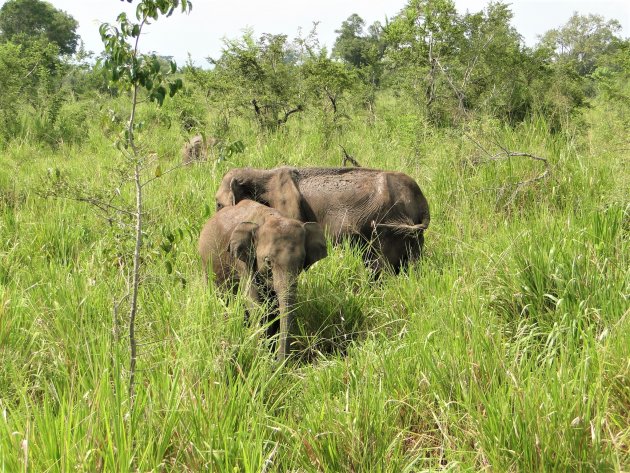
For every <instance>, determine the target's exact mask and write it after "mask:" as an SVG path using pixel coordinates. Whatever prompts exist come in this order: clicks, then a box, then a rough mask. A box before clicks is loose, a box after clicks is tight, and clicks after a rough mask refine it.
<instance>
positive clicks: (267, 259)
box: [199, 200, 327, 361]
mask: <svg viewBox="0 0 630 473" xmlns="http://www.w3.org/2000/svg"><path fill="white" fill-rule="evenodd" d="M199 254H200V255H201V261H202V265H203V269H204V272H205V274H206V278H208V275H209V272H210V271H212V273H213V274H214V282H215V284H216V285H217V286H219V287H223V288H229V287H231V288H233V289H235V288H236V287H237V285H238V284H247V286H246V287H244V288H243V289H245V291H246V292H247V295H248V297H249V298H250V300H251V301H252V302H254V303H260V302H263V301H267V302H270V303H271V304H272V306H274V307H277V310H278V312H279V319H280V320H279V323H278V321H274V322H273V323H272V324H271V327H270V335H275V334H276V333H277V332H278V325H279V331H280V339H279V344H278V345H279V351H278V359H279V360H280V361H282V360H283V359H284V358H285V357H286V356H287V355H288V348H289V347H288V342H287V339H288V336H289V333H290V331H291V325H292V318H293V317H292V313H291V312H292V309H293V306H294V305H295V301H296V290H297V277H298V275H299V274H300V272H301V271H303V270H306V269H307V268H308V267H309V266H311V265H312V264H313V263H315V262H316V261H319V260H320V259H322V258H324V257H325V256H326V254H327V253H326V239H325V237H324V232H323V230H322V228H321V227H320V226H319V224H317V223H313V222H308V223H302V222H300V221H298V220H294V219H291V218H286V217H283V216H282V214H280V212H278V211H277V210H275V209H272V208H270V207H267V206H266V205H262V204H260V203H258V202H254V201H252V200H243V201H241V202H239V203H238V205H235V206H231V207H226V208H224V209H222V210H219V211H218V212H217V213H216V214H215V215H214V216H213V217H212V218H211V219H210V220H208V222H207V223H206V224H205V225H204V227H203V229H202V230H201V235H200V237H199Z"/></svg>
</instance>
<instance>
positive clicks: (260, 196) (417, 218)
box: [216, 167, 430, 275]
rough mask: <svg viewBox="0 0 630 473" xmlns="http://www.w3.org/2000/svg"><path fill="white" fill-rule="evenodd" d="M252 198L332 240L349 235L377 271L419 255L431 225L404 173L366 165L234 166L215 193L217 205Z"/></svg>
mask: <svg viewBox="0 0 630 473" xmlns="http://www.w3.org/2000/svg"><path fill="white" fill-rule="evenodd" d="M243 199H251V200H255V201H257V202H260V203H262V204H265V205H268V206H270V207H273V208H275V209H277V210H278V211H279V212H280V213H281V214H282V215H284V216H285V217H289V218H294V219H297V220H300V221H303V222H306V221H313V222H318V223H319V224H320V225H322V226H323V227H324V229H325V231H326V233H327V234H328V236H329V237H330V238H332V240H333V242H334V243H339V242H340V241H341V240H342V239H344V238H348V239H350V240H352V241H354V242H357V243H359V244H360V245H361V246H362V247H363V248H364V250H365V251H364V261H365V264H366V265H368V266H369V267H371V268H372V269H373V270H374V272H375V274H377V275H378V274H380V272H381V270H383V269H385V268H391V269H392V270H393V271H394V272H395V273H398V272H399V271H400V270H401V268H403V267H404V266H405V265H406V264H407V263H408V262H409V261H413V260H416V259H418V258H419V257H420V256H421V254H422V249H423V246H424V232H425V230H426V229H427V228H428V226H429V221H430V214H429V204H428V202H427V199H426V198H425V196H424V195H423V193H422V191H421V190H420V187H419V186H418V184H417V183H416V182H415V181H414V180H413V179H412V178H411V177H409V176H408V175H406V174H404V173H401V172H394V171H382V170H378V169H367V168H295V167H279V168H274V169H255V168H236V169H232V170H230V171H228V172H227V173H226V174H225V176H224V177H223V180H222V181H221V184H220V186H219V189H218V191H217V194H216V201H217V209H221V208H223V207H227V206H232V205H236V204H237V203H239V202H240V201H242V200H243Z"/></svg>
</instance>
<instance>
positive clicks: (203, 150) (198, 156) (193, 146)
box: [182, 135, 219, 164]
mask: <svg viewBox="0 0 630 473" xmlns="http://www.w3.org/2000/svg"><path fill="white" fill-rule="evenodd" d="M218 142H219V140H217V139H216V138H212V137H210V138H207V139H206V140H205V143H204V138H203V136H201V135H195V136H193V137H192V138H191V139H189V140H188V142H187V143H186V144H185V145H184V147H183V148H182V164H190V163H192V162H194V161H205V160H206V159H208V152H209V151H210V150H211V149H212V148H214V147H215V146H216V145H217V144H218Z"/></svg>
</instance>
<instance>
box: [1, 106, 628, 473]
mask: <svg viewBox="0 0 630 473" xmlns="http://www.w3.org/2000/svg"><path fill="white" fill-rule="evenodd" d="M119 105H120V104H119ZM79 106H80V105H77V107H79ZM85 106H86V107H88V105H85ZM121 107H122V105H121ZM404 110H405V109H404V107H401V108H398V106H397V104H396V103H395V102H393V101H392V100H391V99H390V100H382V101H381V102H379V105H378V107H377V110H376V118H375V119H370V118H369V117H367V116H362V115H357V116H356V117H355V118H354V119H353V120H351V121H349V122H347V123H345V124H344V125H343V127H342V128H341V129H335V128H334V127H331V126H330V124H329V123H327V122H325V121H324V120H322V119H321V117H320V118H316V117H314V116H308V115H304V117H301V116H297V117H296V118H295V119H294V118H292V119H291V120H289V122H288V124H287V127H286V128H285V129H282V130H280V131H278V132H276V133H269V134H262V133H260V132H259V131H258V130H257V129H256V127H255V125H254V124H253V123H252V122H247V121H245V120H242V121H235V122H234V123H233V124H232V127H231V129H230V132H229V138H230V139H234V140H236V139H240V140H242V141H243V142H244V144H245V146H246V148H245V151H244V152H243V153H241V154H236V155H234V156H233V157H231V158H230V159H228V160H226V161H222V162H209V163H204V164H200V165H196V166H191V167H187V168H184V169H181V170H178V171H176V172H173V173H169V174H165V175H164V176H162V177H161V178H160V179H157V180H156V181H155V182H154V183H153V184H151V186H150V187H148V188H147V194H146V216H147V238H146V242H147V246H146V252H145V254H144V258H145V264H144V273H143V275H144V277H145V282H144V286H143V290H142V292H141V301H140V302H141V312H140V315H139V320H138V329H139V341H140V348H139V349H140V358H139V366H138V369H139V371H138V375H137V376H138V380H137V383H138V386H137V395H138V397H137V401H136V406H135V409H134V410H133V411H132V412H130V410H129V402H128V399H127V367H128V362H129V355H128V342H127V339H126V338H125V316H126V313H125V312H124V311H123V312H122V313H120V314H119V320H118V323H115V321H114V319H113V306H114V301H115V300H116V298H117V297H120V295H121V294H124V292H125V289H124V287H123V282H122V281H121V280H120V277H119V276H118V269H117V266H116V263H115V258H114V257H113V255H115V253H116V251H117V249H118V245H120V242H119V240H117V239H116V236H115V235H114V234H112V231H111V230H110V227H109V225H108V223H107V221H105V220H104V219H102V218H101V217H100V216H99V214H98V212H97V211H96V210H95V209H94V208H93V207H91V206H90V205H88V204H85V203H82V202H75V201H72V200H66V199H50V198H49V199H45V198H42V197H41V196H40V191H39V190H40V189H42V187H43V186H45V185H46V181H47V180H48V179H50V177H48V176H49V175H50V173H49V171H48V170H49V169H53V170H54V169H55V168H58V169H60V171H61V172H62V173H67V174H68V175H69V176H70V177H71V179H73V180H75V181H76V182H84V183H86V186H88V187H89V188H92V189H94V188H97V187H107V186H108V185H109V182H110V181H111V180H112V175H113V171H112V167H114V165H115V163H116V160H117V159H118V152H117V151H116V150H115V148H114V147H113V146H112V144H111V140H110V138H109V137H108V136H107V135H106V133H103V127H102V124H101V122H100V121H99V119H98V117H97V116H96V114H95V115H94V116H93V117H90V116H89V115H88V120H87V121H86V122H85V132H86V133H87V138H86V139H85V140H83V142H82V143H81V144H78V145H63V144H62V145H61V146H59V147H57V148H55V149H51V148H49V147H42V146H40V145H38V144H37V143H36V142H34V141H33V140H29V139H28V136H27V137H26V138H25V139H23V140H17V141H14V142H12V143H11V144H10V145H9V146H8V147H7V148H6V149H5V150H3V151H1V153H2V160H1V163H0V364H1V365H2V369H0V414H1V417H0V471H2V472H21V471H22V472H26V471H29V472H31V471H32V472H44V471H46V472H55V471H62V472H69V471H89V472H92V471H130V470H137V471H143V472H145V471H156V472H157V471H174V472H175V471H177V472H181V471H204V470H210V471H221V472H234V471H244V472H260V471H278V472H289V471H320V472H374V471H384V472H385V471H386V472H411V471H438V470H439V471H442V470H452V471H479V470H487V471H497V472H503V471H527V472H529V471H628V470H630V316H629V314H630V310H629V307H630V301H629V298H630V207H629V205H630V173H629V171H628V163H629V158H630V151H628V149H629V148H628V146H630V145H629V144H628V138H627V136H628V134H627V133H628V129H629V128H628V118H627V116H624V115H623V114H620V112H619V110H617V109H615V108H614V107H612V106H611V105H610V104H605V103H597V104H595V105H594V106H593V107H592V108H591V109H589V110H587V111H586V112H585V114H584V117H583V118H582V120H583V123H584V125H583V126H580V127H579V128H580V130H581V131H578V130H565V131H564V132H563V133H558V134H552V133H551V132H550V131H549V130H548V128H547V126H546V124H545V122H544V121H543V120H532V121H529V122H527V123H524V124H522V125H519V126H517V127H516V128H509V127H507V126H504V125H502V124H500V123H497V122H492V121H483V120H479V121H476V122H474V123H471V124H470V125H468V127H467V129H466V130H463V129H449V130H439V129H435V128H433V127H431V126H429V125H428V124H426V123H425V122H424V121H423V120H422V119H421V118H420V117H418V116H416V115H414V114H413V111H404ZM141 111H142V113H143V115H144V116H145V118H146V119H147V120H151V119H152V117H154V114H155V113H156V112H155V110H154V109H153V108H152V106H150V105H146V106H144V108H143V109H142V110H141ZM626 114H627V111H626ZM624 120H625V122H624ZM624 123H625V125H624ZM183 142H184V138H183V136H182V135H181V134H180V133H179V132H178V131H177V130H176V129H175V128H167V127H166V126H164V125H159V126H156V127H152V128H150V129H149V130H148V131H147V134H146V135H145V137H144V139H143V145H144V147H145V149H146V151H147V152H149V151H150V152H155V153H157V155H158V157H159V160H160V163H161V166H162V167H163V168H164V169H166V168H168V167H169V165H172V164H176V163H177V162H178V161H179V159H180V158H179V149H180V147H181V145H182V144H183ZM337 143H341V144H343V145H344V146H345V147H346V149H348V151H349V152H350V153H351V154H352V155H353V156H354V157H355V158H356V159H357V160H358V161H359V162H360V163H361V164H362V165H364V166H369V167H376V168H384V169H391V170H399V171H403V172H406V173H408V174H409V175H411V176H412V177H414V178H415V179H416V180H417V182H418V183H419V184H420V186H421V188H422V189H423V192H424V193H425V195H426V196H427V198H428V200H429V203H430V205H431V216H432V219H431V226H430V227H429V230H428V231H427V232H426V255H425V258H424V259H423V261H422V262H419V263H418V264H416V265H413V266H412V267H410V268H409V270H408V271H407V273H405V274H402V275H399V276H391V275H387V276H385V277H384V278H382V279H381V280H380V281H378V282H373V281H372V280H371V278H370V275H369V274H368V273H367V271H366V270H365V269H364V268H363V266H362V264H361V261H360V255H359V254H358V252H357V250H356V249H354V248H351V247H347V246H345V247H341V248H330V250H329V257H328V258H326V259H324V260H322V261H320V262H319V263H317V264H316V265H315V266H314V267H313V268H311V269H310V270H309V271H308V272H306V273H304V274H303V275H302V276H301V277H300V282H299V293H298V302H299V307H298V309H297V314H298V315H297V320H298V321H299V325H300V327H299V328H300V337H299V344H300V351H301V355H302V356H296V358H297V359H296V360H294V361H292V362H290V363H289V364H288V365H287V366H282V367H278V366H276V365H275V363H274V361H273V356H272V354H271V352H270V350H269V347H268V344H267V343H266V341H265V339H264V336H263V331H262V330H261V329H260V328H259V327H256V326H252V327H246V326H245V325H244V324H243V313H244V301H243V298H242V297H240V296H239V297H236V298H235V299H234V300H231V301H228V300H227V299H226V298H225V297H224V296H222V295H221V294H218V293H215V291H214V289H213V288H210V289H209V288H206V287H205V285H204V283H203V279H202V273H201V267H200V262H199V258H198V256H197V252H196V243H197V241H196V239H197V236H198V232H199V229H200V228H201V226H202V225H203V223H204V222H205V220H206V219H207V218H208V216H209V214H210V213H211V212H212V211H213V209H214V193H215V190H216V187H217V185H218V183H219V181H220V179H221V176H222V175H223V173H224V172H226V171H227V170H228V169H230V168H231V167H238V166H245V165H248V166H258V167H273V166H276V165H281V164H290V165H300V166H336V165H339V163H340V152H339V148H338V146H337ZM497 144H500V145H501V146H504V147H505V148H507V149H509V150H511V151H521V152H527V153H531V154H533V155H536V156H540V157H544V158H546V159H547V160H548V162H549V165H550V167H549V174H548V175H547V176H546V177H545V178H542V179H540V180H537V181H534V182H530V183H526V184H523V185H520V186H519V185H518V182H523V181H527V180H529V179H532V178H535V177H536V176H539V175H540V174H541V173H542V172H543V171H544V170H545V167H544V163H542V162H541V161H536V160H533V159H529V158H527V157H514V158H512V159H510V160H497V161H489V160H488V159H487V158H488V155H487V154H486V153H485V152H484V151H483V150H482V149H481V148H480V146H479V145H481V146H483V147H484V148H486V149H487V150H488V151H490V152H491V153H495V152H498V151H500V149H499V148H498V147H497ZM52 173H53V174H54V171H52ZM121 192H122V193H123V194H124V193H126V192H128V190H127V189H122V190H121ZM209 209H212V210H211V211H210V210H209ZM169 234H174V235H176V238H175V240H174V249H173V250H172V251H171V252H170V253H169V256H168V258H169V262H170V264H171V265H172V268H173V271H172V272H171V273H168V272H167V271H166V268H165V263H164V259H165V255H164V254H162V253H160V252H159V244H160V243H161V242H164V241H165V238H167V236H168V235H169ZM156 248H157V249H156ZM116 332H118V333H116Z"/></svg>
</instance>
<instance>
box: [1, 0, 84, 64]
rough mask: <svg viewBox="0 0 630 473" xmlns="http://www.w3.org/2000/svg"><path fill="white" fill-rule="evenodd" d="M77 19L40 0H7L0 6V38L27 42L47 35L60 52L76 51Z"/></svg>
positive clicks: (21, 42) (69, 52)
mask: <svg viewBox="0 0 630 473" xmlns="http://www.w3.org/2000/svg"><path fill="white" fill-rule="evenodd" d="M77 26H78V23H77V21H76V20H75V19H74V18H73V17H72V16H70V15H69V14H68V13H66V12H64V11H61V10H58V9H56V8H55V7H54V6H53V5H51V4H50V3H48V2H45V1H42V0H9V1H8V2H6V3H5V4H4V5H3V6H2V8H0V39H2V41H12V42H14V43H18V44H29V43H30V42H31V41H33V40H34V39H38V38H40V37H44V38H46V39H47V40H48V41H49V42H51V43H54V44H56V45H57V47H58V48H59V52H60V53H61V54H73V53H74V52H75V51H76V50H77V45H78V42H79V35H78V34H77Z"/></svg>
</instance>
